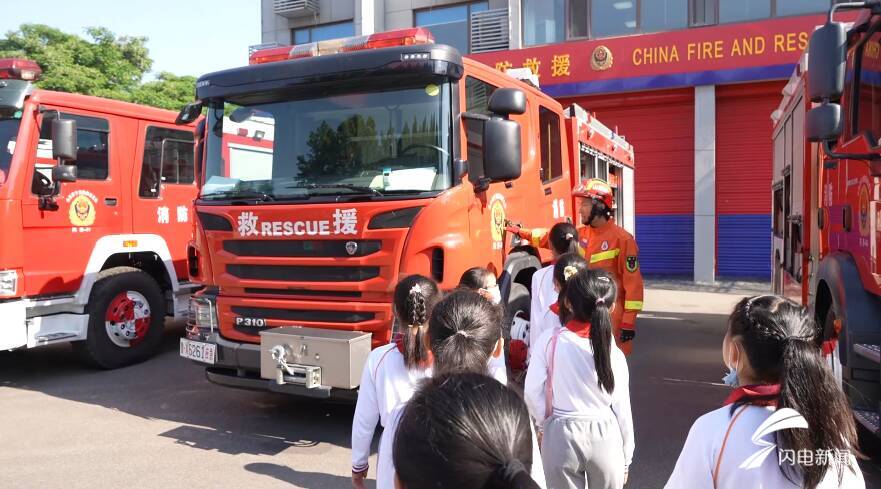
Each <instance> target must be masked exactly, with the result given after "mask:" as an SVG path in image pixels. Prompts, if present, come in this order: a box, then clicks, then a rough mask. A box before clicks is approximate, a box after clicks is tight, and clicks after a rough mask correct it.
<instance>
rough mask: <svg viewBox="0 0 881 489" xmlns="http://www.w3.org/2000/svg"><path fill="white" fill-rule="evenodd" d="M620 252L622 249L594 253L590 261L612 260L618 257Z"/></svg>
mask: <svg viewBox="0 0 881 489" xmlns="http://www.w3.org/2000/svg"><path fill="white" fill-rule="evenodd" d="M620 254H621V250H618V249H615V250H609V251H603V252H600V253H594V254H593V255H590V262H591V263H596V262H598V261H605V260H611V259H613V258H618V255H620Z"/></svg>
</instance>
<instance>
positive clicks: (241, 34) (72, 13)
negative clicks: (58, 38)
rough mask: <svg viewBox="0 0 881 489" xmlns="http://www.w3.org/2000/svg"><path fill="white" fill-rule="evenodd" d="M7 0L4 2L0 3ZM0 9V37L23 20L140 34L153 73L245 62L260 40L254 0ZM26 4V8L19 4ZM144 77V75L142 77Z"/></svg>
mask: <svg viewBox="0 0 881 489" xmlns="http://www.w3.org/2000/svg"><path fill="white" fill-rule="evenodd" d="M6 1H11V0H4V2H3V3H5V2H6ZM12 3H17V5H18V6H17V7H14V8H10V7H11V6H10V5H7V8H4V9H3V15H0V35H2V36H4V37H5V35H6V33H7V32H8V31H11V30H16V29H18V26H20V25H21V24H24V23H39V24H47V25H50V26H52V27H56V28H59V29H61V30H63V31H65V32H69V33H71V34H79V35H81V36H85V31H84V29H85V28H86V27H89V26H103V27H107V28H109V29H110V30H111V31H113V32H114V33H116V35H118V36H121V35H126V36H146V37H148V38H149V40H148V41H147V47H148V48H149V49H150V57H151V58H152V59H153V71H154V72H159V71H170V72H172V73H174V74H177V75H194V76H198V75H201V74H204V73H208V72H211V71H217V70H221V69H224V68H231V67H234V66H242V65H246V64H248V46H250V45H252V44H258V43H259V42H260V1H259V0H150V1H144V0H103V1H99V0H19V2H12ZM25 5H26V8H25ZM148 78H150V77H149V76H148Z"/></svg>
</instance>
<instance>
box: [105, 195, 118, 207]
mask: <svg viewBox="0 0 881 489" xmlns="http://www.w3.org/2000/svg"><path fill="white" fill-rule="evenodd" d="M104 203H105V204H107V207H116V203H117V199H116V197H105V198H104Z"/></svg>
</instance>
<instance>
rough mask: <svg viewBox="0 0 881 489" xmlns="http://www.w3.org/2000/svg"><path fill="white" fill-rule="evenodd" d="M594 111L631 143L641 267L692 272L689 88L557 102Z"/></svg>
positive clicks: (659, 272)
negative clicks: (573, 104)
mask: <svg viewBox="0 0 881 489" xmlns="http://www.w3.org/2000/svg"><path fill="white" fill-rule="evenodd" d="M572 102H574V103H577V104H579V105H581V106H582V107H584V108H586V109H588V110H590V111H593V112H596V114H597V117H598V118H599V120H600V121H601V122H602V123H603V124H605V125H607V126H609V127H610V128H613V129H614V128H616V127H617V130H618V133H619V134H622V135H623V136H624V137H626V138H627V140H628V141H629V142H630V143H632V144H633V147H634V157H635V162H636V164H635V168H636V171H635V177H636V189H635V197H636V239H637V242H638V243H639V247H640V262H641V264H642V268H643V272H644V273H646V274H655V275H685V276H691V275H692V274H693V271H694V90H693V89H683V90H671V91H663V92H645V93H629V94H617V95H611V96H602V97H582V98H577V99H568V100H564V101H562V103H563V104H564V106H565V105H566V104H568V103H572Z"/></svg>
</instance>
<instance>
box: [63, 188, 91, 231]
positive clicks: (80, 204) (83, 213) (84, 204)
mask: <svg viewBox="0 0 881 489" xmlns="http://www.w3.org/2000/svg"><path fill="white" fill-rule="evenodd" d="M68 217H69V218H70V223H71V224H73V225H74V226H77V227H88V226H91V225H92V224H95V204H94V202H92V200H91V199H89V198H88V197H86V196H85V195H80V196H77V198H75V199H73V201H72V202H71V203H70V211H69V212H68Z"/></svg>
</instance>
